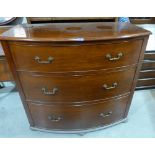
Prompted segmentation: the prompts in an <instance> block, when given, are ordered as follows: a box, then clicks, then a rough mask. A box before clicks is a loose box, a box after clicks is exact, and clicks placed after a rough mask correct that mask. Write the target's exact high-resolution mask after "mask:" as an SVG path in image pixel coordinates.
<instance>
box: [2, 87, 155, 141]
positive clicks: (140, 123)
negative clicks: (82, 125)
mask: <svg viewBox="0 0 155 155" xmlns="http://www.w3.org/2000/svg"><path fill="white" fill-rule="evenodd" d="M0 137H7V138H11V137H21V138H25V137H28V138H29V137H32V138H33V137H36V138H37V137H38V138H75V137H76V138H100V137H101V138H102V137H103V138H104V137H105V138H140V137H141V138H144V137H155V90H141V91H136V92H135V94H134V97H133V101H132V104H131V108H130V111H129V115H128V121H127V122H126V123H120V124H118V125H115V126H112V127H109V128H106V129H103V130H99V131H95V132H90V133H87V134H85V135H83V136H80V135H77V134H54V133H47V132H40V131H32V130H30V129H29V124H28V121H27V118H26V114H25V112H24V109H23V106H22V103H21V100H20V97H19V94H18V93H17V92H12V93H1V94H0Z"/></svg>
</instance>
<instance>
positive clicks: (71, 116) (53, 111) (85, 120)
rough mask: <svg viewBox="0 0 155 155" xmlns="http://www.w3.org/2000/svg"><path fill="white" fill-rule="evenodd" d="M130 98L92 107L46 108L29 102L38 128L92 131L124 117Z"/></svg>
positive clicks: (96, 104) (101, 103)
mask: <svg viewBox="0 0 155 155" xmlns="http://www.w3.org/2000/svg"><path fill="white" fill-rule="evenodd" d="M127 101H128V97H122V98H120V99H115V100H110V101H106V102H99V103H95V104H92V105H89V106H88V105H83V106H79V107H74V106H47V105H46V106H45V105H35V104H33V103H31V102H29V103H28V104H29V108H30V112H31V114H32V118H33V120H34V126H35V127H37V128H45V129H57V130H65V129H66V130H74V129H76V130H78V129H79V130H80V129H89V128H90V129H91V128H94V127H100V126H104V125H108V124H111V123H114V122H117V121H119V120H121V119H123V117H124V113H125V108H126V104H127Z"/></svg>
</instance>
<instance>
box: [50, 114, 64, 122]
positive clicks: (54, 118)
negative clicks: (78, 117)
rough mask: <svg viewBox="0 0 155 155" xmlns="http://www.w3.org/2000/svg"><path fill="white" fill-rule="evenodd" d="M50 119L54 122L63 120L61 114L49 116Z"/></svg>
mask: <svg viewBox="0 0 155 155" xmlns="http://www.w3.org/2000/svg"><path fill="white" fill-rule="evenodd" d="M48 119H49V120H50V121H52V122H59V121H60V120H62V117H61V116H55V115H52V116H48Z"/></svg>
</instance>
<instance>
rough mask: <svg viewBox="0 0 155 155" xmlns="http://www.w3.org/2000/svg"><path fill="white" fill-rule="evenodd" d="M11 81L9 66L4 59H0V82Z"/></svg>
mask: <svg viewBox="0 0 155 155" xmlns="http://www.w3.org/2000/svg"><path fill="white" fill-rule="evenodd" d="M10 80H13V77H12V73H11V71H10V68H9V65H8V63H7V61H6V59H5V58H4V57H0V81H1V82H2V81H10Z"/></svg>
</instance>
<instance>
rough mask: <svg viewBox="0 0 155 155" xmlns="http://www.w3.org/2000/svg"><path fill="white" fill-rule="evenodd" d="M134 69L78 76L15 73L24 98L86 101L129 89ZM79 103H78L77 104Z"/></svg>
mask: <svg viewBox="0 0 155 155" xmlns="http://www.w3.org/2000/svg"><path fill="white" fill-rule="evenodd" d="M134 72H135V68H130V69H128V70H123V71H117V72H111V73H105V72H97V73H95V74H91V75H81V76H67V75H66V76H50V74H36V73H26V72H19V77H20V80H21V84H22V87H23V91H24V93H25V96H26V100H27V101H39V102H49V103H52V104H54V103H56V102H57V103H56V104H58V103H62V102H67V103H68V104H69V102H70V103H72V102H76V103H77V102H90V101H94V100H100V99H106V98H111V97H115V96H118V95H121V94H124V93H128V92H130V88H131V85H132V81H133V77H134ZM81 104H82V103H81Z"/></svg>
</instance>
